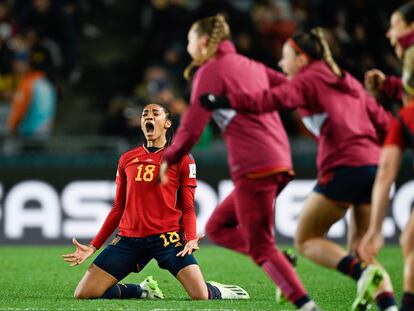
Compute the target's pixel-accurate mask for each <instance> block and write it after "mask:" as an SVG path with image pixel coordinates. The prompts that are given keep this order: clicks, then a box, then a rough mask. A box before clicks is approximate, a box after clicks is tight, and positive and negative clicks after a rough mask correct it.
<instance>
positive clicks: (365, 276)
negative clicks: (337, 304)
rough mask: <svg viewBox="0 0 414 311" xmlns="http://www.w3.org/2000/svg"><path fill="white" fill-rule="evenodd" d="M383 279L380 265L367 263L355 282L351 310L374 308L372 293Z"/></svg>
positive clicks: (361, 310) (373, 293)
mask: <svg viewBox="0 0 414 311" xmlns="http://www.w3.org/2000/svg"><path fill="white" fill-rule="evenodd" d="M383 279H384V274H383V272H382V269H381V267H379V266H377V265H368V267H367V268H366V269H365V270H364V271H363V272H362V274H361V277H360V278H359V280H358V283H357V297H356V298H355V300H354V303H353V304H352V308H351V310H352V311H364V310H370V309H373V308H374V304H375V301H374V295H375V293H376V291H377V289H378V287H379V286H380V285H381V282H382V280H383Z"/></svg>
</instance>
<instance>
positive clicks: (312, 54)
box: [290, 27, 343, 78]
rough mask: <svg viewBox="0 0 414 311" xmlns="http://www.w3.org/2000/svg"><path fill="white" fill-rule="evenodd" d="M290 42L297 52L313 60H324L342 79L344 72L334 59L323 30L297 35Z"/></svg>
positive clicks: (313, 30)
mask: <svg viewBox="0 0 414 311" xmlns="http://www.w3.org/2000/svg"><path fill="white" fill-rule="evenodd" d="M290 40H291V41H293V48H294V49H295V50H296V51H297V52H299V53H303V54H304V55H305V56H307V57H308V58H309V59H312V60H324V61H325V63H326V64H327V65H328V66H329V67H330V68H331V70H332V72H333V73H334V74H335V75H336V76H337V77H338V78H342V76H343V74H342V71H341V69H340V68H339V66H338V65H337V63H336V62H335V60H334V59H333V56H332V52H331V49H330V48H329V45H328V42H327V41H326V39H325V35H324V33H323V30H322V28H320V27H317V28H314V29H312V30H311V31H310V32H303V33H298V34H295V35H294V36H292V38H291V39H290ZM295 45H296V48H295Z"/></svg>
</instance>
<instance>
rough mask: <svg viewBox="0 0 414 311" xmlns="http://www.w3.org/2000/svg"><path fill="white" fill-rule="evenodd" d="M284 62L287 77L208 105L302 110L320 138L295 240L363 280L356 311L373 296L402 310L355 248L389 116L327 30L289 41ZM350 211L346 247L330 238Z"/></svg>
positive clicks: (385, 306) (205, 100)
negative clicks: (347, 67) (343, 65)
mask: <svg viewBox="0 0 414 311" xmlns="http://www.w3.org/2000/svg"><path fill="white" fill-rule="evenodd" d="M279 65H280V67H281V68H282V69H283V71H284V73H285V74H286V75H287V78H288V79H289V82H286V83H283V84H281V85H280V86H276V87H273V88H271V89H268V90H265V91H262V92H255V93H248V94H242V93H240V92H238V93H234V94H230V95H227V96H228V97H225V96H214V95H213V94H205V95H203V96H202V97H201V100H202V104H203V105H205V106H206V107H208V108H209V109H212V108H221V109H223V108H230V109H236V110H237V111H241V112H253V113H268V112H272V111H275V110H287V109H298V111H299V113H300V115H301V117H302V121H303V123H304V124H305V126H306V127H307V128H308V130H309V131H310V132H311V133H312V134H313V135H314V136H315V138H316V139H317V142H318V155H317V169H318V183H317V185H316V186H315V188H314V189H313V192H312V193H311V194H310V195H309V196H308V198H307V199H306V202H305V206H304V208H303V210H302V212H301V214H300V218H299V222H298V226H297V231H296V234H295V245H296V247H297V249H298V250H299V252H300V253H302V254H303V255H304V256H305V257H307V258H308V259H311V260H312V261H314V262H316V263H318V264H320V265H322V266H325V267H327V268H331V269H337V270H338V271H339V272H341V273H343V274H344V275H347V276H350V277H352V278H353V279H354V280H356V281H358V292H357V298H356V299H355V301H354V303H353V306H352V310H360V309H361V308H369V304H371V302H372V300H373V299H374V297H375V299H376V302H377V305H378V307H379V309H380V310H387V311H396V310H397V307H396V302H395V298H394V294H393V289H392V284H391V281H390V279H389V277H388V275H387V274H386V272H385V271H383V270H382V269H381V268H379V267H377V266H376V265H369V266H367V265H366V263H365V262H363V261H362V260H361V259H360V258H359V257H358V253H357V249H358V246H359V243H360V241H361V239H362V237H363V235H364V234H365V232H366V231H367V228H368V224H369V219H370V214H371V190H372V186H373V183H374V178H375V172H376V169H377V164H378V158H379V153H380V145H381V139H382V138H383V136H384V135H385V132H386V129H387V126H388V124H389V121H390V114H389V113H387V112H386V111H385V110H384V109H383V108H382V107H381V106H380V105H379V104H378V103H377V102H375V100H374V99H373V98H371V97H370V96H369V95H368V94H367V93H366V92H365V90H364V89H363V87H362V85H361V84H360V83H359V82H358V81H357V80H356V79H355V78H354V77H353V76H352V75H350V74H349V73H348V72H345V71H343V70H341V69H340V68H339V67H338V65H337V64H336V63H335V61H334V60H333V58H332V55H331V51H330V49H329V46H328V43H327V42H326V40H325V37H324V34H323V31H322V29H321V28H316V29H314V30H312V31H311V32H307V33H298V34H295V35H294V36H293V37H291V38H289V39H288V40H287V41H286V43H285V45H284V47H283V56H282V59H281V60H280V62H279ZM218 94H220V93H218ZM348 210H350V211H351V221H350V226H349V231H348V252H347V251H345V250H344V249H343V248H342V247H341V246H340V245H338V244H336V243H334V242H333V241H330V240H328V239H327V238H326V235H327V233H328V231H329V229H330V228H331V227H332V226H333V225H334V224H335V223H336V222H337V221H339V220H340V219H342V218H343V217H345V214H346V212H347V211H348ZM321 215H323V217H321ZM382 279H384V281H382Z"/></svg>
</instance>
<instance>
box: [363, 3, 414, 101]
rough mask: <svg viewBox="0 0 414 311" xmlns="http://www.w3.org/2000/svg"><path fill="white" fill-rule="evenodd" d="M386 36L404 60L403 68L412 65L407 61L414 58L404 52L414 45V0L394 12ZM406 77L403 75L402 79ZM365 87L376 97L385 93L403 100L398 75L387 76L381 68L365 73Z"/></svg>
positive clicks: (392, 98)
mask: <svg viewBox="0 0 414 311" xmlns="http://www.w3.org/2000/svg"><path fill="white" fill-rule="evenodd" d="M386 36H387V38H388V40H389V41H390V44H391V46H392V47H393V48H394V51H395V54H396V55H397V57H398V58H399V59H400V60H402V61H403V68H404V67H408V66H410V64H406V63H407V62H410V61H412V60H408V59H406V58H405V57H404V54H405V51H406V50H407V49H408V48H410V47H412V46H413V45H414V1H410V2H408V3H406V4H404V5H403V6H401V7H399V8H398V9H397V10H395V11H394V12H393V13H392V15H391V18H390V27H389V29H388V31H387V34H386ZM406 72H407V73H408V71H406ZM408 74H411V73H408ZM404 78H405V77H404V76H403V77H402V79H403V80H404ZM365 87H366V89H367V90H368V91H369V92H370V93H371V94H372V95H373V96H375V97H376V98H378V97H379V96H380V95H381V94H383V95H385V96H386V97H387V98H388V99H390V100H393V101H396V102H399V103H401V102H402V97H403V84H402V81H401V78H400V77H398V76H386V75H385V74H384V73H383V72H382V71H381V70H379V69H372V70H369V71H367V72H366V73H365Z"/></svg>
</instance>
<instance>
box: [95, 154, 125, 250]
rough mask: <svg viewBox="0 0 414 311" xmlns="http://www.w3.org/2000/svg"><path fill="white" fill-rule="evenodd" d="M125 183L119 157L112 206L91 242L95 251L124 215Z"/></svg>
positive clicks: (121, 162)
mask: <svg viewBox="0 0 414 311" xmlns="http://www.w3.org/2000/svg"><path fill="white" fill-rule="evenodd" d="M126 181H127V179H126V175H125V171H124V168H123V161H122V157H121V159H120V160H119V164H118V170H117V173H116V184H117V187H116V194H115V199H114V204H113V206H112V209H111V211H110V212H109V214H108V216H106V219H105V222H104V224H103V225H102V227H101V229H100V230H99V232H98V234H97V235H96V236H95V238H94V239H93V240H92V242H91V245H93V246H94V247H96V249H98V248H100V247H101V246H102V245H103V244H104V243H105V241H106V240H107V239H108V238H109V236H110V235H111V234H112V233H113V232H114V231H115V229H116V228H117V227H118V225H119V222H120V220H121V218H122V214H123V213H124V209H125V201H126Z"/></svg>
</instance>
